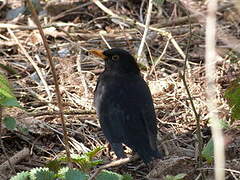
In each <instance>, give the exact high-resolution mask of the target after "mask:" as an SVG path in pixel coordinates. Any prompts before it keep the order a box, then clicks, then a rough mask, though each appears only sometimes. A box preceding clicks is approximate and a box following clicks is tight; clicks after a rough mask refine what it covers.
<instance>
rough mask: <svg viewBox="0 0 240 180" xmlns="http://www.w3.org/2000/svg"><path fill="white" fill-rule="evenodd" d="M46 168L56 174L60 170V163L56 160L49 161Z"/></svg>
mask: <svg viewBox="0 0 240 180" xmlns="http://www.w3.org/2000/svg"><path fill="white" fill-rule="evenodd" d="M46 166H47V167H48V168H49V170H50V171H53V172H55V173H57V172H58V171H59V170H60V168H62V166H61V161H59V160H57V159H55V160H52V161H49V162H48V163H47V165H46Z"/></svg>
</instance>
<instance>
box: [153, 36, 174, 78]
mask: <svg viewBox="0 0 240 180" xmlns="http://www.w3.org/2000/svg"><path fill="white" fill-rule="evenodd" d="M169 41H170V39H168V40H167V43H166V45H165V47H164V49H163V52H162V54H161V55H160V56H159V58H158V59H157V61H156V62H155V63H154V65H153V66H152V68H151V71H150V73H149V75H151V74H152V73H153V71H154V69H155V67H156V66H157V65H158V63H159V62H160V61H161V60H162V57H163V55H164V54H165V53H166V50H167V47H168V45H169Z"/></svg>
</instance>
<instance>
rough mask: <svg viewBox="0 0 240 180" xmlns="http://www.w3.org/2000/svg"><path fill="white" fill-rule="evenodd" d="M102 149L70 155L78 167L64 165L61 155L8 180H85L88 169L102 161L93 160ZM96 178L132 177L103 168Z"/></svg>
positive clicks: (119, 178)
mask: <svg viewBox="0 0 240 180" xmlns="http://www.w3.org/2000/svg"><path fill="white" fill-rule="evenodd" d="M102 149H103V148H102V147H97V148H96V149H94V150H92V151H90V152H87V153H85V154H83V155H81V156H80V155H76V154H73V155H71V160H72V161H73V162H74V163H76V164H77V165H78V166H79V167H80V169H75V168H69V167H65V166H64V164H65V163H66V162H67V158H66V157H61V158H58V159H56V160H53V161H50V162H49V163H48V164H47V167H45V168H33V169H32V170H30V171H24V172H21V173H18V174H17V175H16V176H14V177H12V178H11V179H10V180H56V179H58V180H87V179H88V178H89V177H90V169H91V168H93V167H95V166H96V165H99V164H101V163H102V162H103V161H102V160H94V157H95V156H96V155H97V153H99V152H100V151H101V150H102ZM96 180H132V177H131V176H129V175H121V174H118V173H115V172H112V171H107V170H103V171H102V172H100V173H99V174H98V175H97V177H96Z"/></svg>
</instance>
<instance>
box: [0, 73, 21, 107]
mask: <svg viewBox="0 0 240 180" xmlns="http://www.w3.org/2000/svg"><path fill="white" fill-rule="evenodd" d="M0 105H2V106H8V107H20V105H19V103H18V102H17V99H16V97H15V96H14V95H13V92H12V90H11V87H10V84H9V82H8V80H7V79H6V78H5V76H4V75H3V74H1V73H0Z"/></svg>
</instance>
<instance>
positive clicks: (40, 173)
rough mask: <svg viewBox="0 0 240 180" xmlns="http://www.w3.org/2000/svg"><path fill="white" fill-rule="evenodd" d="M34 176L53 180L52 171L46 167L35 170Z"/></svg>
mask: <svg viewBox="0 0 240 180" xmlns="http://www.w3.org/2000/svg"><path fill="white" fill-rule="evenodd" d="M35 177H36V180H55V176H54V173H53V172H52V171H49V170H46V169H42V170H40V171H37V172H36V174H35Z"/></svg>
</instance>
